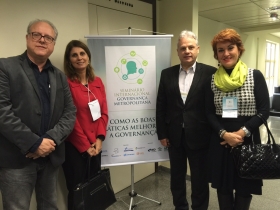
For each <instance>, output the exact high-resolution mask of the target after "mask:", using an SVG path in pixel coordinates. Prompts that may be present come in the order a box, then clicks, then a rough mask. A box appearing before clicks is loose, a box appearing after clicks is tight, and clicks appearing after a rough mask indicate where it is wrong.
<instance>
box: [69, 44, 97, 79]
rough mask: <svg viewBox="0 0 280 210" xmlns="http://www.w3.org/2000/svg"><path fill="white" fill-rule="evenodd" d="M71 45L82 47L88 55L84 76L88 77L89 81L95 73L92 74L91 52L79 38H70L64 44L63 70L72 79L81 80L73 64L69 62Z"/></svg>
mask: <svg viewBox="0 0 280 210" xmlns="http://www.w3.org/2000/svg"><path fill="white" fill-rule="evenodd" d="M73 47H80V48H82V49H83V50H84V51H85V52H86V54H87V55H88V57H89V64H88V66H87V69H86V77H87V78H88V81H89V82H91V81H93V80H94V77H95V75H94V69H93V67H92V66H91V64H90V61H91V53H90V51H89V49H88V47H87V46H86V44H84V43H83V42H81V41H79V40H72V41H70V42H69V43H68V44H67V46H66V49H65V53H64V72H65V74H66V76H67V77H68V78H69V79H70V80H72V81H74V80H78V81H81V78H80V76H79V74H78V73H77V72H76V70H75V69H74V68H73V66H72V65H71V62H70V52H71V50H72V49H73Z"/></svg>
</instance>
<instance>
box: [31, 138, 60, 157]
mask: <svg viewBox="0 0 280 210" xmlns="http://www.w3.org/2000/svg"><path fill="white" fill-rule="evenodd" d="M55 146H56V144H55V143H54V141H53V140H52V139H48V138H43V141H42V143H41V144H40V146H39V147H38V149H37V150H36V151H35V154H36V155H38V156H40V157H46V156H48V155H49V154H50V153H51V152H53V151H54V150H55Z"/></svg>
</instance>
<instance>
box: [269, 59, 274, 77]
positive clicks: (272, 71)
mask: <svg viewBox="0 0 280 210" xmlns="http://www.w3.org/2000/svg"><path fill="white" fill-rule="evenodd" d="M269 75H270V77H273V76H274V62H270V71H269Z"/></svg>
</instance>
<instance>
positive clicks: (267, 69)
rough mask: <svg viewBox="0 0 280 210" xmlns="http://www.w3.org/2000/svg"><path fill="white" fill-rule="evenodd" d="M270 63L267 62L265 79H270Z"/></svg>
mask: <svg viewBox="0 0 280 210" xmlns="http://www.w3.org/2000/svg"><path fill="white" fill-rule="evenodd" d="M269 64H270V63H269V62H265V78H267V79H268V78H269V66H270V65H269Z"/></svg>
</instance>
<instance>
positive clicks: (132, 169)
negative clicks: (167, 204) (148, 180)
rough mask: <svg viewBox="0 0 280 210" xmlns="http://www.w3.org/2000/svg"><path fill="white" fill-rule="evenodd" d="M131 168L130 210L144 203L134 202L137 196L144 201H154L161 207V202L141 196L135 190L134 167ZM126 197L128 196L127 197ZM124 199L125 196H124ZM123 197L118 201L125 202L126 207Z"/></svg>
mask: <svg viewBox="0 0 280 210" xmlns="http://www.w3.org/2000/svg"><path fill="white" fill-rule="evenodd" d="M130 167H131V185H130V189H131V190H130V192H129V193H128V195H129V196H130V205H129V210H132V209H134V208H135V207H137V204H139V203H141V202H143V201H139V202H138V203H135V204H134V202H133V199H134V197H136V196H139V197H141V198H143V199H146V200H148V201H152V202H154V203H157V204H158V205H161V202H159V201H156V200H153V199H150V198H147V197H145V196H142V195H139V194H138V193H137V192H136V191H135V190H134V165H133V164H132V165H130ZM125 196H126V195H125ZM122 197H124V196H122ZM122 197H119V198H118V199H119V200H121V201H122V202H124V203H125V204H126V205H128V204H127V203H126V202H125V201H123V200H122Z"/></svg>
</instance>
